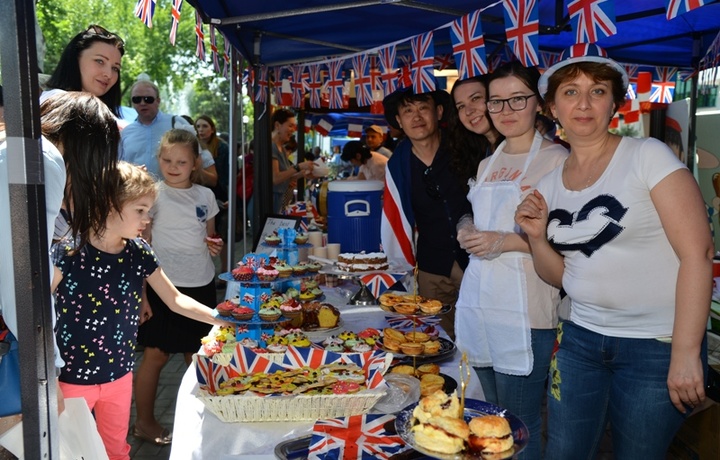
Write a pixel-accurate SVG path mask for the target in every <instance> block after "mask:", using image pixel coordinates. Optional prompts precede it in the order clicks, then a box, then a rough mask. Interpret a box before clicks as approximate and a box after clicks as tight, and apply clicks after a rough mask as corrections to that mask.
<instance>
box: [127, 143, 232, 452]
mask: <svg viewBox="0 0 720 460" xmlns="http://www.w3.org/2000/svg"><path fill="white" fill-rule="evenodd" d="M199 151H200V150H199V147H198V140H197V137H195V136H194V135H193V134H192V133H190V132H188V131H185V130H181V129H172V130H170V131H168V132H167V133H165V135H164V136H163V138H162V140H161V141H160V149H159V153H158V164H159V166H160V172H161V173H162V175H163V178H164V180H163V181H161V182H160V183H159V184H158V198H157V201H156V202H155V205H154V206H153V209H152V211H151V213H150V214H151V217H152V219H153V222H152V226H151V227H149V228H148V229H147V230H146V232H147V233H149V235H148V234H146V235H145V236H146V237H147V239H148V241H150V242H151V244H152V246H153V250H154V251H155V254H156V255H157V257H158V259H159V260H160V261H161V263H162V264H163V266H164V267H165V271H166V273H167V276H168V278H170V281H172V283H173V284H174V285H175V286H176V287H177V288H178V290H179V291H180V292H182V293H183V294H186V295H188V296H190V297H192V298H194V299H195V300H197V301H199V302H200V303H203V304H205V305H214V304H215V300H216V298H215V283H214V278H215V265H214V264H213V261H212V258H211V256H216V255H218V254H219V253H220V251H221V249H222V246H223V243H222V240H219V242H216V241H217V240H218V238H216V237H215V216H216V215H217V213H218V211H219V209H218V205H217V202H216V200H215V195H214V194H213V192H212V191H211V190H210V189H209V188H207V187H203V186H201V185H197V184H195V183H194V180H193V179H194V177H193V176H194V175H195V174H197V172H198V171H199V170H200V169H201V167H202V166H201V164H200V159H199ZM146 292H147V299H146V302H143V310H142V311H141V313H140V323H141V325H140V328H139V330H138V344H140V345H143V346H144V347H145V352H144V354H143V359H142V362H141V363H140V366H139V368H138V371H137V378H136V382H135V403H136V407H137V420H136V422H135V426H134V428H133V435H134V436H136V437H139V438H142V439H146V440H150V441H151V442H154V443H155V444H158V445H166V444H169V443H170V442H171V440H172V434H171V433H169V432H168V430H167V429H164V428H163V427H162V426H161V425H160V424H159V423H158V422H157V420H156V419H155V415H154V407H155V395H156V391H157V384H158V378H159V376H160V371H161V370H162V368H163V366H164V365H165V363H166V362H167V360H168V359H169V357H170V354H171V353H183V354H184V355H185V362H186V363H187V364H190V362H191V360H192V354H193V353H194V352H196V351H197V350H198V348H199V347H200V339H201V338H202V337H203V336H205V335H207V333H208V332H209V330H210V328H209V327H208V326H207V325H206V324H204V323H199V322H197V321H193V320H190V319H187V318H185V317H183V316H180V315H178V314H176V313H173V312H172V311H171V310H170V309H169V308H168V307H167V305H166V304H165V303H164V302H163V301H162V300H161V299H160V298H159V297H158V296H157V294H156V293H155V292H154V291H153V290H152V289H151V288H150V287H148V289H147V290H146ZM148 305H149V306H148Z"/></svg>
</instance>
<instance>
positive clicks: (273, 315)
mask: <svg viewBox="0 0 720 460" xmlns="http://www.w3.org/2000/svg"><path fill="white" fill-rule="evenodd" d="M258 315H259V316H260V319H261V320H263V321H277V320H278V319H280V316H281V315H282V311H280V309H279V308H278V307H261V308H260V312H259V313H258Z"/></svg>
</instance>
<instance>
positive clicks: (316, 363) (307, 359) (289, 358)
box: [283, 345, 343, 369]
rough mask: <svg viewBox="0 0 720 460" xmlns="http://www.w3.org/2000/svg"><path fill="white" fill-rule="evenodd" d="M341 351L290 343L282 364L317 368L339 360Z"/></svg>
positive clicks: (291, 366) (292, 366)
mask: <svg viewBox="0 0 720 460" xmlns="http://www.w3.org/2000/svg"><path fill="white" fill-rule="evenodd" d="M342 356H343V355H342V354H341V353H335V352H332V351H327V350H325V349H324V348H314V347H294V346H292V345H290V346H289V347H288V349H287V351H286V352H285V356H284V357H283V364H284V365H285V366H287V367H289V368H299V367H310V368H312V369H317V368H318V367H320V366H322V365H323V364H330V363H336V362H340V361H341V360H342Z"/></svg>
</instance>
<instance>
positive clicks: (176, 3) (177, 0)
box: [170, 0, 183, 46]
mask: <svg viewBox="0 0 720 460" xmlns="http://www.w3.org/2000/svg"><path fill="white" fill-rule="evenodd" d="M172 2H173V4H172V13H171V15H172V25H171V26H170V43H171V44H172V46H175V39H176V38H177V30H178V26H179V25H180V10H182V3H183V0H172Z"/></svg>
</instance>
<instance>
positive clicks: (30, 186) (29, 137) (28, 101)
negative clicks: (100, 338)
mask: <svg viewBox="0 0 720 460" xmlns="http://www.w3.org/2000/svg"><path fill="white" fill-rule="evenodd" d="M0 31H1V32H0V59H1V60H2V64H3V73H4V75H3V84H4V94H5V95H6V96H5V118H6V120H7V124H6V130H7V165H8V182H9V184H7V186H8V191H9V197H10V219H11V225H12V230H11V235H2V237H3V238H12V241H13V244H12V248H13V250H12V259H13V272H14V281H15V283H14V289H15V299H16V303H15V305H14V306H10V307H11V308H12V307H14V308H15V309H16V312H17V331H16V332H17V334H18V336H19V345H20V346H19V352H20V362H22V366H20V383H21V388H22V393H21V395H22V413H23V438H24V453H25V458H28V459H41V458H42V459H53V458H59V456H58V452H59V450H58V449H59V447H58V431H57V396H56V384H55V367H54V362H53V347H52V343H53V337H52V335H53V330H52V319H51V303H50V302H51V300H50V271H49V258H48V241H47V222H46V217H45V186H44V174H43V156H42V154H41V149H40V113H39V111H40V110H39V105H38V98H39V85H38V78H37V75H38V65H37V51H36V46H35V9H34V2H33V0H3V1H2V2H0ZM5 263H7V262H5Z"/></svg>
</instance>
